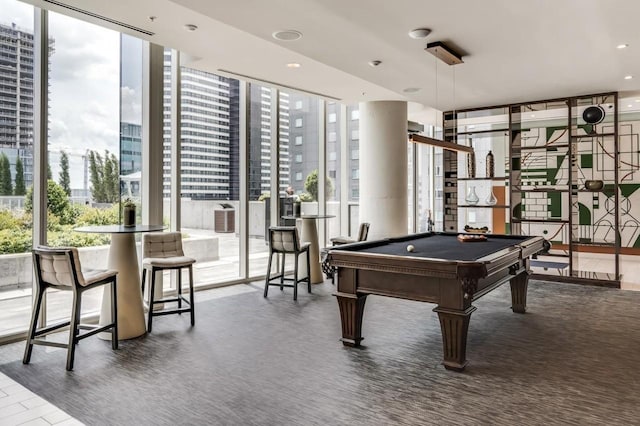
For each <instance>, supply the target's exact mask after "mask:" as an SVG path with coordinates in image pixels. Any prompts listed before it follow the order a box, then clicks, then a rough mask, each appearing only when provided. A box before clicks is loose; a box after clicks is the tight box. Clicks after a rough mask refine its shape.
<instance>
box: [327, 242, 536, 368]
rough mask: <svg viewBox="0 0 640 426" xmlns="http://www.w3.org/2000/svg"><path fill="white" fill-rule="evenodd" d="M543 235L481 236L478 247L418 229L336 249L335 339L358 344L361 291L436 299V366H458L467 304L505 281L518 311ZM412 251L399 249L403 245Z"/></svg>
mask: <svg viewBox="0 0 640 426" xmlns="http://www.w3.org/2000/svg"><path fill="white" fill-rule="evenodd" d="M543 241H544V240H543V238H541V237H528V236H515V235H488V236H486V241H485V242H484V244H465V245H464V249H461V245H460V244H461V243H460V241H459V240H458V238H457V234H455V233H425V234H415V235H409V236H406V237H400V238H389V239H384V240H378V241H369V242H363V243H356V244H349V245H345V246H338V247H336V248H335V249H331V250H330V252H329V254H328V262H329V264H330V265H331V266H334V267H336V268H337V270H338V272H337V276H338V288H337V292H336V294H335V295H336V297H337V300H338V306H339V308H340V318H341V321H342V342H343V344H344V345H346V346H360V342H361V341H362V315H363V313H364V304H365V301H366V298H367V296H368V295H369V294H376V295H381V296H390V297H399V298H402V299H409V300H418V301H422V302H431V303H436V304H437V305H438V306H437V307H436V308H435V309H434V311H435V312H437V313H438V317H439V319H440V328H441V330H442V344H443V345H442V346H443V351H444V360H443V364H444V366H445V368H447V369H449V370H457V371H462V370H463V369H464V367H465V365H466V364H467V360H466V350H467V332H468V330H469V320H470V318H471V313H472V312H473V311H475V310H476V308H475V307H474V306H472V304H471V303H472V302H473V301H474V300H477V299H479V298H480V297H482V296H483V295H485V294H487V293H488V292H490V291H491V290H493V289H495V288H497V287H499V286H500V285H502V284H504V283H506V282H509V283H510V285H511V303H512V306H511V309H512V310H513V312H518V313H524V312H525V309H526V304H527V284H528V280H529V261H530V259H529V258H530V256H531V255H533V254H535V253H538V252H539V251H541V250H542V249H543ZM409 244H410V245H413V246H414V247H415V251H413V252H407V250H406V247H407V245H409Z"/></svg>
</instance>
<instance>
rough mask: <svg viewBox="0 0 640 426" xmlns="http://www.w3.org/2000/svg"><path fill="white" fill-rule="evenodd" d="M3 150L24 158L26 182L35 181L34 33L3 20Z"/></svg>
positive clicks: (0, 74)
mask: <svg viewBox="0 0 640 426" xmlns="http://www.w3.org/2000/svg"><path fill="white" fill-rule="evenodd" d="M0 152H3V153H5V154H6V155H7V157H9V162H10V163H11V173H12V177H13V179H15V164H16V160H17V158H18V157H20V158H21V160H22V163H23V167H24V180H25V185H26V186H27V187H28V186H30V185H32V184H33V33H32V32H29V31H25V30H22V29H20V28H19V27H17V26H16V25H15V24H11V25H3V24H0Z"/></svg>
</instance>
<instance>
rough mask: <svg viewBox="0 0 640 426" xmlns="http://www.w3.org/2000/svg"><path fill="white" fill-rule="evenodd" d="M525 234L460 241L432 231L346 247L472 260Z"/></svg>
mask: <svg viewBox="0 0 640 426" xmlns="http://www.w3.org/2000/svg"><path fill="white" fill-rule="evenodd" d="M527 238H529V237H520V236H499V237H497V236H491V235H487V241H479V242H478V241H474V242H462V241H459V240H458V238H457V234H449V235H437V234H435V235H431V236H428V237H424V236H421V237H417V238H402V239H401V240H400V241H398V240H394V239H390V240H387V241H380V242H379V243H376V242H372V245H371V246H368V245H367V244H358V245H357V246H354V247H353V248H348V250H350V251H358V252H361V253H377V254H386V255H394V256H407V257H424V258H432V259H442V260H453V261H455V260H461V261H474V260H478V259H480V258H482V257H485V256H488V255H490V254H492V253H495V252H497V251H500V250H503V249H506V248H508V247H513V246H514V245H516V244H518V243H520V242H522V241H524V240H526V239H527ZM408 245H412V246H414V250H413V252H409V251H407V246H408ZM339 250H340V249H339Z"/></svg>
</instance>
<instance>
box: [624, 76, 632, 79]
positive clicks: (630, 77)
mask: <svg viewBox="0 0 640 426" xmlns="http://www.w3.org/2000/svg"><path fill="white" fill-rule="evenodd" d="M632 78H633V76H632V75H625V76H624V79H625V80H631V79H632Z"/></svg>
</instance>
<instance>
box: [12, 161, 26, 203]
mask: <svg viewBox="0 0 640 426" xmlns="http://www.w3.org/2000/svg"><path fill="white" fill-rule="evenodd" d="M26 193H27V189H26V188H25V186H24V167H23V166H22V160H21V159H20V157H18V159H17V160H16V186H15V188H13V194H14V195H24V194H26Z"/></svg>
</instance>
